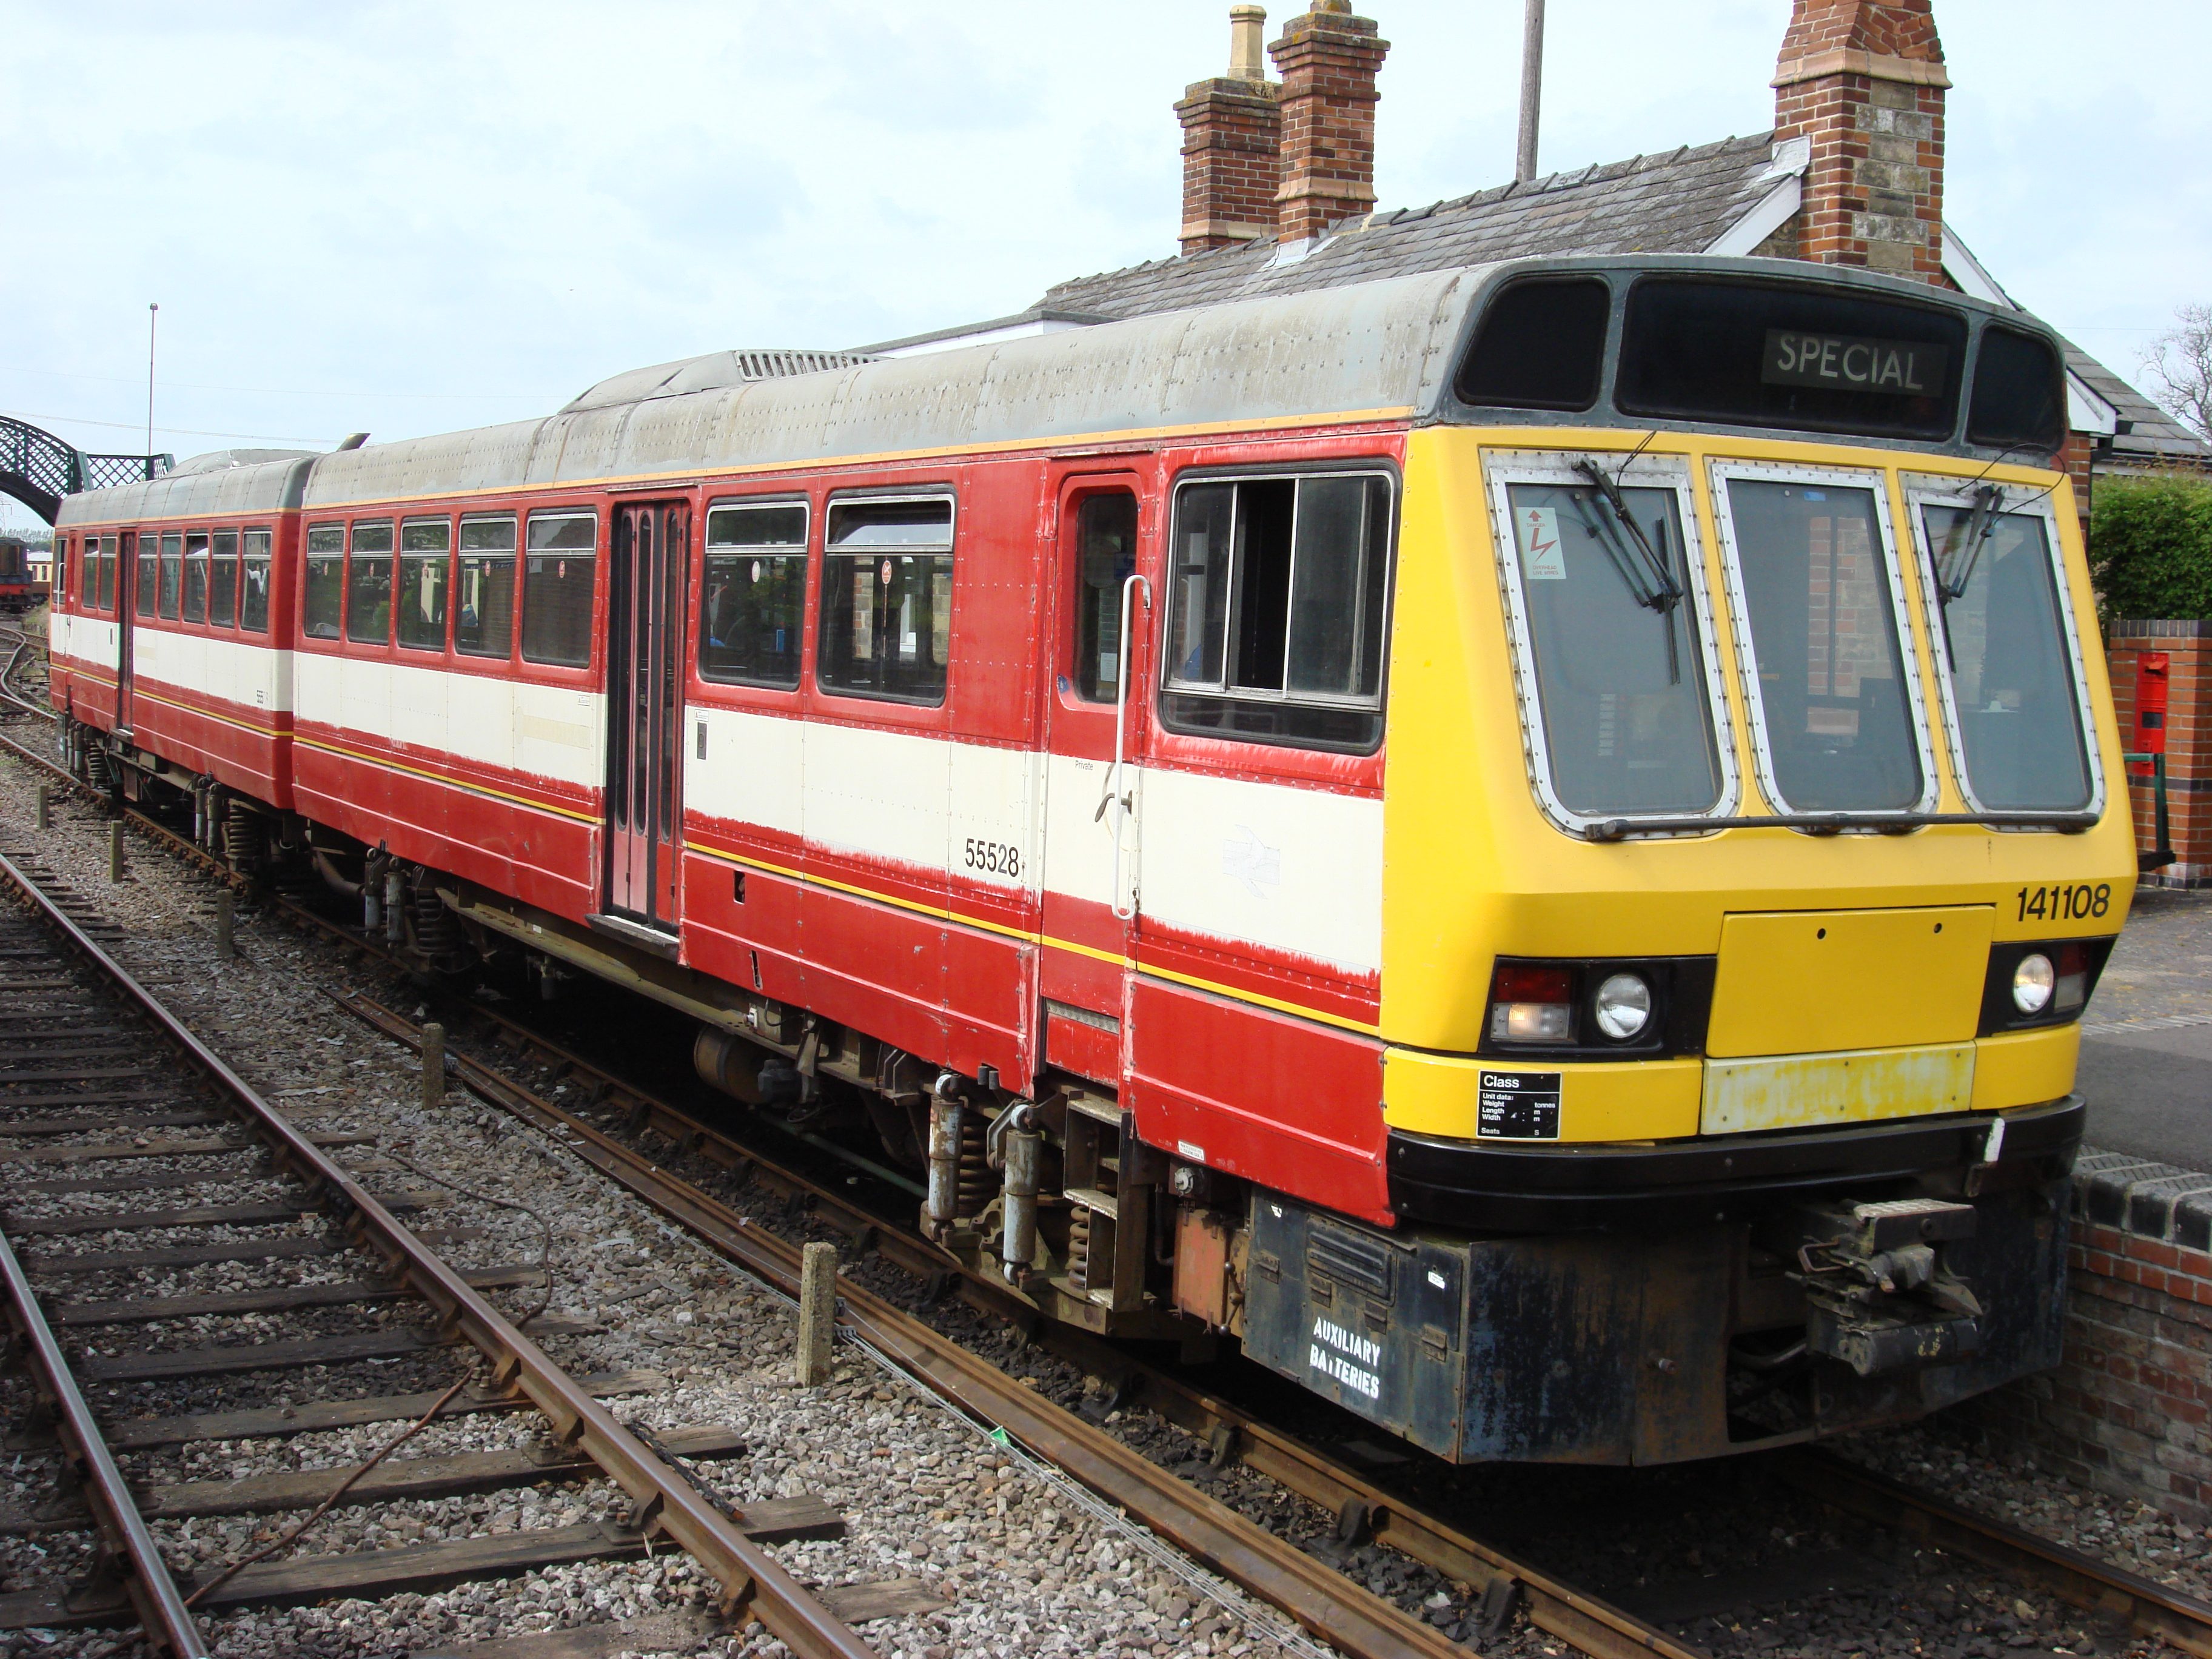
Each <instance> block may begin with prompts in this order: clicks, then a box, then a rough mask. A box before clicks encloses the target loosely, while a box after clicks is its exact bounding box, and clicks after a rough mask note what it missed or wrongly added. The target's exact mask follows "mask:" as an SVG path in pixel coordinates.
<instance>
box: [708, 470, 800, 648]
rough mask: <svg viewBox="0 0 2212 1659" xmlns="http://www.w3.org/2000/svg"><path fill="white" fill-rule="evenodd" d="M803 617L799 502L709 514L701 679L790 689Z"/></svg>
mask: <svg viewBox="0 0 2212 1659" xmlns="http://www.w3.org/2000/svg"><path fill="white" fill-rule="evenodd" d="M805 610H806V503H805V502H804V501H775V502H761V503H757V504H745V505H738V506H720V507H710V508H708V513H707V570H706V580H705V584H704V592H703V595H702V603H701V605H700V613H699V672H700V674H701V675H702V677H703V678H707V679H710V680H718V681H720V682H723V683H724V684H732V685H765V686H773V687H775V688H777V689H779V690H790V689H791V688H792V687H793V686H796V685H797V684H799V631H800V629H801V627H802V625H803V623H804V621H805Z"/></svg>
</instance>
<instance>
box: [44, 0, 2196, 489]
mask: <svg viewBox="0 0 2212 1659" xmlns="http://www.w3.org/2000/svg"><path fill="white" fill-rule="evenodd" d="M1364 9H1368V10H1369V11H1370V12H1371V13H1372V14H1373V15H1376V16H1377V18H1378V20H1379V21H1380V22H1381V24H1382V26H1383V33H1384V35H1385V36H1386V37H1388V38H1389V40H1391V41H1392V42H1393V46H1394V50H1393V52H1392V54H1391V57H1390V59H1389V63H1388V64H1387V65H1386V66H1385V69H1384V70H1383V104H1382V106H1381V112H1380V122H1379V135H1378V139H1379V142H1378V149H1379V156H1378V164H1377V172H1378V179H1377V188H1378V190H1379V191H1380V193H1381V196H1382V198H1383V203H1384V204H1386V205H1399V204H1416V203H1420V202H1425V201H1431V200H1434V199H1437V198H1438V197H1448V196H1455V195H1459V194H1462V193H1464V192H1466V191H1470V190H1474V189H1478V188H1480V187H1482V186H1485V185H1490V184H1493V183H1496V182H1498V180H1499V179H1502V178H1504V176H1505V175H1506V174H1507V173H1509V172H1510V157H1511V146H1512V133H1513V125H1514V103H1515V99H1516V95H1517V84H1518V75H1519V27H1520V15H1521V6H1520V3H1519V0H1480V3H1475V4H1468V3H1466V0H1374V3H1373V4H1371V5H1370V6H1367V7H1366V8H1364ZM1226 11H1227V7H1226V3H1225V0H1119V3H1115V4H1111V5H1097V6H1074V5H1068V4H1064V3H1062V4H1042V5H1040V4H1036V3H1034V0H1032V3H1026V4H1018V3H1014V0H969V3H968V4H965V5H962V6H957V7H955V6H942V5H915V4H913V3H911V0H907V3H899V4H891V3H888V0H822V3H816V4H814V5H811V6H805V7H795V6H792V5H790V4H789V3H787V0H782V3H775V4H769V3H764V0H713V3H708V0H646V3H632V4H629V5H627V6H620V7H609V6H607V5H605V4H604V3H599V4H592V5H586V4H582V3H576V0H532V3H530V4H522V3H520V0H470V3H463V4H451V3H449V4H444V5H436V4H430V3H417V0H383V3H374V0H372V3H364V4H362V5H358V6H354V7H327V6H316V7H298V6H292V5H277V4H274V3H256V0H228V3H226V0H204V3H200V4H197V5H195V6H193V7H191V8H189V9H185V10H181V11H179V10H177V9H173V8H167V7H156V6H154V5H150V4H125V5H109V6H105V7H92V6H82V5H74V6H64V5H60V4H54V3H27V0H0V39H5V40H7V41H8V43H9V90H10V96H9V98H8V99H7V100H0V146H4V149H5V153H6V154H7V155H8V156H9V169H10V175H11V179H12V180H13V182H14V185H15V188H14V189H13V190H12V191H11V193H10V205H11V209H12V212H11V216H10V219H11V222H10V232H11V236H10V243H11V257H10V258H8V259H6V260H5V261H0V316H4V317H5V318H7V319H8V320H9V327H8V329H7V330H6V331H5V333H4V334H0V409H4V410H10V411H20V412H24V413H28V414H33V415H40V416H50V417H53V419H52V423H53V425H54V427H55V429H56V430H58V431H59V432H60V433H62V434H63V435H64V436H67V437H69V438H70V440H71V441H76V442H78V443H80V444H82V446H84V447H88V448H118V449H122V448H131V447H134V444H135V441H134V440H133V439H132V437H131V428H133V426H134V425H135V423H137V422H141V421H143V416H144V389H145V388H144V379H143V376H144V367H145V359H144V352H145V332H144V327H145V321H146V309H145V307H146V304H147V301H149V300H159V301H161V340H162V345H161V392H160V394H159V398H158V404H157V417H158V423H159V426H160V428H161V429H160V430H159V431H157V434H156V439H157V443H158V444H159V445H160V447H165V448H170V449H173V450H175V451H177V452H178V453H194V452H197V451H198V450H202V449H206V448H212V447H222V445H223V444H224V443H226V442H228V441H229V440H228V439H225V438H220V437H199V436H196V435H194V434H197V433H210V434H240V435H260V436H265V437H268V438H272V439H283V438H294V439H307V440H320V441H328V440H331V439H334V438H336V437H337V436H338V435H342V434H343V433H345V432H348V431H350V430H354V429H356V428H368V429H370V430H372V431H374V432H375V433H376V434H377V435H380V436H382V437H396V436H400V435H406V434H410V433H419V432H428V431H437V430H442V429H447V428H454V427H459V426H466V425H471V424H477V423H482V422H492V421H497V420H503V419H512V418H515V417H517V416H523V415H527V414H532V413H535V412H538V411H540V410H547V409H550V408H551V407H553V406H555V405H556V404H559V403H560V402H562V400H564V399H565V398H568V397H569V396H571V395H573V394H574V392H576V391H577V390H579V389H580V387H582V386H585V385H586V384H588V383H590V382H591V381H592V380H597V379H599V377H600V376H602V375H604V374H609V373H611V372H614V371H616V370H617V369H621V368H629V367H633V366H635V365H637V364H641V363H646V362H659V361H663V360H665V359H668V358H672V357H679V356H688V355H690V354H692V353H694V352H698V351H704V350H711V349H717V348H720V347H724V346H732V345H802V346H841V345H850V344H853V343H859V342H863V341H866V340H870V339H878V338H884V337H890V336H893V335H897V334H902V333H906V332H910V331H919V330H923V329H928V328H934V327H939V326H942V325H947V324H951V323H955V322H960V321H963V320H968V319H975V318H982V317H989V316H994V315H999V314H1001V313H1006V312H1009V311H1012V310H1016V309H1018V308H1019V307H1023V306H1024V305H1027V304H1028V303H1030V301H1033V300H1034V299H1036V296H1037V295H1039V294H1040V293H1042V290H1043V289H1045V288H1046V287H1047V286H1048V284H1049V283H1052V282H1054V281H1055V280H1057V279H1059V278H1061V277H1064V276H1074V275H1079V274H1083V273H1086V272H1090V271H1094V270H1105V269H1110V268H1112V267H1115V266H1117V265H1121V264H1129V263H1132V262H1133V261H1136V260H1139V259H1143V258H1158V257H1160V256H1162V255H1164V254H1167V253H1170V252H1173V249H1174V233H1175V227H1176V218H1177V209H1178V205H1179V191H1180V163H1179V161H1178V157H1177V148H1178V143H1179V134H1178V131H1177V129H1176V124H1175V119H1174V117H1173V115H1172V114H1171V113H1170V108H1169V106H1170V104H1171V103H1172V102H1173V101H1174V100H1175V99H1176V97H1177V96H1178V95H1180V94H1181V92H1182V87H1183V85H1184V83H1185V82H1189V81H1193V80H1196V79H1199V78H1201V77H1203V76H1209V75H1212V74H1215V73H1218V71H1219V70H1220V68H1221V67H1222V64H1223V62H1224V61H1225V58H1226V55H1227V27H1226ZM1288 11H1289V7H1288V6H1286V5H1278V6H1276V7H1274V8H1273V12H1274V17H1273V21H1274V22H1275V23H1278V24H1279V22H1280V21H1282V19H1283V17H1284V16H1285V15H1287V14H1288ZM1691 11H1692V8H1686V7H1682V6H1654V5H1651V4H1650V3H1649V0H1551V6H1550V15H1551V20H1552V21H1551V31H1552V33H1551V40H1550V43H1549V44H1550V57H1549V65H1548V73H1547V82H1546V101H1545V136H1544V146H1543V149H1544V163H1545V166H1546V167H1547V168H1549V167H1576V166H1581V165H1583V164H1585V163H1588V162H1591V161H1613V160H1617V159H1620V158H1621V157H1623V156H1626V155H1633V154H1636V153H1638V152H1648V151H1655V150H1665V149H1673V148H1674V147H1675V146H1677V145H1680V144H1683V143H1703V142H1705V141H1708V140H1711V139H1714V138H1718V137H1724V136H1726V135H1727V134H1729V133H1730V132H1752V131H1762V130H1764V128H1765V126H1766V125H1768V124H1769V123H1770V122H1771V110H1772V94H1771V91H1770V90H1769V89H1768V88H1767V85H1766V80H1767V76H1768V75H1769V74H1770V73H1771V67H1772V64H1773V60H1774V55H1775V50H1776V47H1777V46H1778V44H1779V41H1780V39H1781V33H1782V29H1783V26H1784V22H1785V21H1786V19H1787V16H1788V12H1789V8H1788V5H1787V3H1786V0H1708V3H1706V4H1705V6H1703V7H1702V8H1699V9H1695V14H1696V15H1695V16H1694V19H1693V20H1692V21H1688V22H1686V21H1685V14H1686V13H1687V12H1691ZM1936 15H1937V21H1938V23H1939V25H1940V27H1942V31H1943V33H1944V39H1945V44H1946V47H1947V50H1948V54H1949V58H1950V62H1951V68H1952V73H1953V75H1954V78H1955V79H1956V81H1957V83H1958V84H1957V87H1956V88H1955V90H1954V92H1953V94H1952V96H1951V100H1950V120H1949V138H1950V174H1949V192H1950V193H1949V211H1950V216H1951V217H1952V219H1953V221H1954V222H1955V223H1956V224H1957V225H1958V226H1959V228H1960V231H1961V232H1962V234H1965V236H1966V238H1967V240H1969V241H1970V242H1971V244H1972V246H1973V248H1974V250H1975V252H1976V253H1977V254H1978V255H1979V256H1980V257H1981V258H1982V259H1983V260H1984V263H1985V264H1988V265H1989V266H1990V268H1991V270H1994V271H1995V272H1996V274H1997V275H1998V276H1999V277H2000V279H2001V280H2002V281H2003V282H2005V283H2007V284H2008V286H2009V287H2010V288H2011V289H2012V290H2013V291H2014V293H2015V295H2017V296H2018V297H2019V298H2020V299H2021V301H2023V302H2024V303H2027V304H2028V305H2030V306H2032V307H2036V308H2038V309H2039V310H2040V311H2041V312H2042V313H2044V314H2045V316H2047V317H2049V318H2050V319H2051V320H2052V321H2053V322H2054V323H2056V324H2057V325H2058V326H2060V327H2061V328H2063V329H2067V330H2069V331H2073V332H2074V333H2075V334H2076V336H2077V337H2080V338H2081V342H2082V343H2084V344H2085V345H2087V347H2088V348H2089V349H2091V350H2093V351H2095V352H2097V353H2098V354H2099V355H2100V356H2104V357H2105V358H2106V360H2107V361H2109V362H2112V364H2113V365H2114V367H2116V368H2120V369H2122V370H2123V371H2127V370H2130V369H2132V368H2133V365H2134V361H2135V356H2136V350H2137V349H2138V348H2139V345H2140V343H2141V342H2142V340H2143V339H2144V338H2146V337H2148V335H2150V334H2151V333H2154V332H2155V331H2157V329H2158V328H2159V327H2160V326H2162V325H2163V323H2164V321H2165V319H2166V317H2167V316H2168V315H2169V314H2170V313H2171V312H2172V308H2173V307H2175V306H2176V305H2178V304H2179V303H2182V302H2183V301H2189V300H2192V299H2194V300H2205V299H2212V293H2208V292H2207V291H2206V281H2205V278H2204V277H2203V271H2204V270H2206V269H2207V265H2208V261H2207V258H2206V255H2207V253H2208V251H2212V246H2208V245H2212V215H2208V213H2207V212H2206V207H2207V200H2206V198H2207V195H2208V193H2212V185H2207V184H2206V183H2204V182H2203V180H2202V179H2201V178H2199V177H2198V176H2197V171H2198V170H2197V169H2196V168H2195V167H2194V166H2193V165H2192V164H2193V162H2194V161H2195V159H2196V158H2197V156H2199V155H2202V154H2203V152H2204V149H2205V142H2204V141H2205V138H2206V136H2207V126H2208V122H2212V118H2208V115H2207V113H2206V111H2205V107H2204V106H2203V100H2201V98H2200V97H2198V96H2197V94H2196V91H2195V88H2194V87H2193V85H2192V84H2191V79H2190V77H2188V76H2181V75H2175V76H2165V77H2156V78H2154V76H2151V75H2150V74H2149V73H2148V72H2147V70H2146V69H2145V64H2146V63H2147V62H2149V61H2155V62H2161V63H2177V64H2178V63H2186V62H2191V61H2201V60H2202V59H2203V57H2204V56H2205V55H2206V54H2207V51H2208V48H2212V8H2207V7H2204V6H2203V5H2202V4H2201V3H2191V0H2134V3H2131V4H2130V5H2129V6H2127V7H2126V8H2124V9H2123V10H2119V11H2117V12H2116V13H2115V14H2113V15H2112V19H2111V20H2110V21H2108V22H2107V24H2106V26H2105V27H2090V26H2088V25H2087V24H2086V23H2085V21H2084V19H2083V17H2082V15H2081V12H2080V10H2079V8H2078V7H2064V6H2062V5H2061V4H2059V3H2058V0H2006V3H1997V0H1937V14H1936ZM71 416H74V417H78V419H77V420H71V419H68V418H64V417H71ZM94 421H98V422H115V423H117V424H116V425H114V426H111V427H100V426H93V425H88V424H82V423H80V422H94ZM9 511H10V512H11V513H14V512H15V509H13V507H12V504H11V505H10V506H9ZM17 517H18V518H20V513H17Z"/></svg>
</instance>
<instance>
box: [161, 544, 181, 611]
mask: <svg viewBox="0 0 2212 1659" xmlns="http://www.w3.org/2000/svg"><path fill="white" fill-rule="evenodd" d="M184 586H185V538H184V536H183V534H182V533H181V532H179V533H178V534H175V535H169V536H164V537H162V538H161V614H162V615H163V616H164V617H167V618H169V619H170V620H171V621H174V620H175V619H176V615H177V601H178V600H179V599H180V598H181V597H182V596H183V592H184Z"/></svg>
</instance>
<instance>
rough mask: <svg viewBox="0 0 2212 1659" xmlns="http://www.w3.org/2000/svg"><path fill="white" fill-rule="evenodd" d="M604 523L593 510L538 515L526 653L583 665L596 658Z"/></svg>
mask: <svg viewBox="0 0 2212 1659" xmlns="http://www.w3.org/2000/svg"><path fill="white" fill-rule="evenodd" d="M598 574H599V520H598V518H597V517H596V516H595V515H593V514H592V513H532V514H531V515H530V551H529V556H528V557H527V558H526V560H525V562H524V563H523V567H522V657H523V660H524V661H526V662H544V663H557V664H560V665H563V666H566V667H570V668H580V667H582V666H583V665H585V664H586V663H588V662H589V661H591V659H592V585H593V583H594V581H595V580H597V577H598Z"/></svg>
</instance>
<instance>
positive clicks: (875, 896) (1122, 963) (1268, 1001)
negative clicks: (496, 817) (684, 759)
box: [684, 841, 1378, 1036]
mask: <svg viewBox="0 0 2212 1659" xmlns="http://www.w3.org/2000/svg"><path fill="white" fill-rule="evenodd" d="M684 847H685V848H686V849H688V850H689V851H690V852H694V853H696V854H699V855H700V856H701V857H702V858H710V859H714V860H718V861H719V862H720V863H723V864H727V865H732V866H737V867H738V868H740V869H746V870H758V871H761V872H764V873H766V874H769V875H776V876H782V877H784V878H787V879H788V880H791V881H796V882H801V883H808V884H812V885H814V886H817V887H829V888H834V889H836V890H837V891H838V892H841V893H850V894H853V895H854V896H855V897H858V898H864V899H869V900H872V901H873V902H876V903H878V904H888V905H890V906H891V907H892V908H894V909H899V910H906V911H909V912H911V913H913V914H914V915H922V916H929V917H933V918H934V919H935V920H937V921H951V922H957V923H959V924H960V925H961V926H962V927H976V928H981V930H983V931H984V932H985V933H997V934H1000V936H1002V937H1004V938H1006V939H1019V940H1021V941H1022V942H1024V944H1029V945H1043V946H1045V947H1046V948H1047V949H1048V950H1054V951H1072V952H1073V953H1074V954H1075V955H1077V956H1081V957H1091V959H1092V960H1094V961H1097V962H1109V963H1114V964H1115V966H1117V967H1121V968H1130V967H1133V968H1134V969H1136V971H1137V972H1138V974H1139V975H1141V976H1143V977H1145V978H1147V979H1157V980H1164V981H1172V982H1173V983H1175V984H1177V985H1188V986H1190V987H1193V988H1194V989H1197V990H1200V991H1206V992H1209V993H1211V994H1213V995H1215V996H1219V997H1226V998H1228V999H1229V1000H1231V1001H1232V1002H1242V1003H1247V1004H1249V1005H1252V1006H1257V1007H1262V1008H1271V1009H1273V1010H1274V1011H1275V1012H1278V1013H1283V1014H1290V1015H1293V1016H1295V1017H1296V1018H1299V1019H1310V1020H1315V1021H1317V1022H1318V1023H1320V1024H1323V1025H1334V1026H1336V1027H1338V1028H1340V1030H1347V1031H1358V1032H1362V1033H1364V1034H1365V1035H1366V1036H1375V1035H1376V1031H1377V1029H1378V1028H1376V1026H1373V1025H1370V1024H1364V1023H1362V1022H1361V1021H1358V1020H1356V1019H1346V1018H1344V1017H1343V1016H1342V1015H1340V1014H1332V1013H1328V1012H1324V1011H1323V1010H1322V1009H1319V1008H1310V1007H1308V1006H1305V1005H1304V1004H1303V1003H1297V1002H1288V1001H1285V1000H1283V999H1281V998H1279V997H1271V996H1267V995H1264V994H1261V993H1260V992H1257V991H1243V990H1239V989H1237V987H1234V986H1230V985H1223V984H1220V983H1219V982H1218V981H1213V980H1210V979H1200V978H1199V977H1198V976H1197V975H1194V974H1179V973H1177V972H1176V971H1175V970H1174V969H1170V968H1161V967H1157V966H1153V965H1151V964H1148V963H1133V962H1132V961H1131V960H1130V959H1129V958H1128V957H1126V956H1121V955H1117V954H1115V952H1113V951H1101V950H1099V949H1097V947H1096V946H1094V945H1079V944H1077V943H1076V942H1075V941H1074V940H1073V939H1056V938H1054V936H1053V935H1051V934H1049V933H1030V932H1026V931H1024V930H1023V929H1021V928H1018V927H1006V926H1005V925H1004V924H1002V923H1000V922H995V921H985V920H984V919H983V918H982V917H981V916H971V915H963V913H962V912H960V911H957V910H951V909H945V908H939V906H936V905H932V904H918V903H916V902H914V901H913V900H911V899H902V898H898V897H896V896H893V895H891V894H890V893H884V892H879V891H878V890H875V889H874V888H871V887H860V886H855V885H854V884H852V883H850V882H844V881H837V880H835V879H833V878H830V877H828V876H810V875H807V874H806V873H805V872H802V871H798V870H793V869H791V868H789V867H788V866H784V865H781V864H772V863H769V861H768V860H765V859H744V858H738V857H737V856H736V855H735V854H730V853H725V852H722V851H720V849H718V848H712V847H702V846H701V845H700V844H699V843H698V842H696V841H687V842H684Z"/></svg>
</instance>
